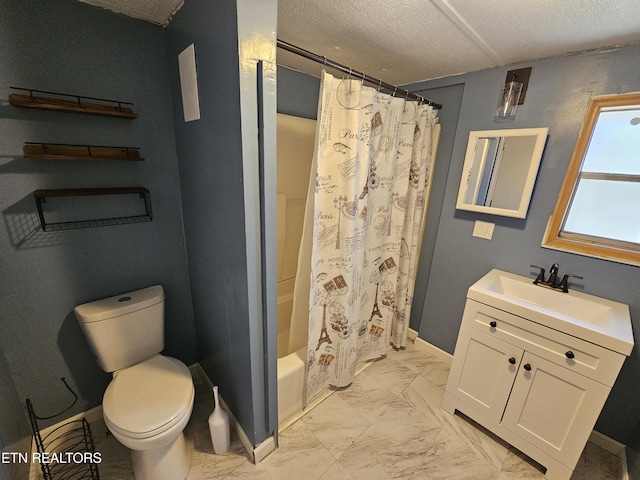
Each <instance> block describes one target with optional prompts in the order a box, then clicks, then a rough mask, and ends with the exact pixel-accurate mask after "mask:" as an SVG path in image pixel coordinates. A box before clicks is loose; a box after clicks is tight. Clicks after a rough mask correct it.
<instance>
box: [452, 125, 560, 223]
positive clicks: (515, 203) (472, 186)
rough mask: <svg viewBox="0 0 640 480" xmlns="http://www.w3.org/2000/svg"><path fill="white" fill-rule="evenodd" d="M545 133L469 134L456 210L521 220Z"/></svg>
mask: <svg viewBox="0 0 640 480" xmlns="http://www.w3.org/2000/svg"><path fill="white" fill-rule="evenodd" d="M548 131H549V129H548V128H522V129H511V130H479V131H472V132H469V142H468V143H467V153H466V155H465V158H464V167H463V168H462V178H461V179H460V190H459V192H458V201H457V203H456V208H457V209H459V210H470V211H472V212H482V213H490V214H493V215H502V216H505V217H516V218H525V217H526V216H527V210H528V208H529V201H530V200H531V193H532V192H533V185H534V183H535V181H536V176H537V174H538V167H539V166H540V160H541V159H542V151H543V150H544V144H545V142H546V141H547V132H548Z"/></svg>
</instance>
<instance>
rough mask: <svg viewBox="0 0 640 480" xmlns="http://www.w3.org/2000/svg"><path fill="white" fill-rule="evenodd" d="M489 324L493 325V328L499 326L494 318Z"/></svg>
mask: <svg viewBox="0 0 640 480" xmlns="http://www.w3.org/2000/svg"><path fill="white" fill-rule="evenodd" d="M489 325H491V328H496V327H497V326H498V322H496V321H495V320H494V321H492V322H489Z"/></svg>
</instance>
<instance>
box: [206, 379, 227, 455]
mask: <svg viewBox="0 0 640 480" xmlns="http://www.w3.org/2000/svg"><path fill="white" fill-rule="evenodd" d="M213 398H214V400H215V402H216V403H215V406H214V408H213V412H211V415H209V432H211V442H212V443H213V451H214V452H215V453H216V455H222V454H223V453H225V452H226V451H227V450H229V444H230V438H229V414H228V413H227V412H226V411H225V410H224V409H223V408H222V407H221V406H220V401H219V400H218V386H217V385H216V386H214V387H213Z"/></svg>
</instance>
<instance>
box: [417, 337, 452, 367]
mask: <svg viewBox="0 0 640 480" xmlns="http://www.w3.org/2000/svg"><path fill="white" fill-rule="evenodd" d="M407 338H408V339H409V340H411V341H412V342H413V345H414V346H415V347H416V348H417V349H418V350H422V351H423V352H427V353H429V354H431V355H433V356H435V357H439V358H442V359H443V360H445V361H447V362H451V360H452V359H453V355H451V354H450V353H449V352H445V351H444V350H441V349H440V348H438V347H436V346H435V345H432V344H431V343H429V342H427V341H425V340H423V339H421V338H420V337H418V332H416V331H415V330H412V329H409V333H408V335H407Z"/></svg>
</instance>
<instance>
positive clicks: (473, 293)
mask: <svg viewBox="0 0 640 480" xmlns="http://www.w3.org/2000/svg"><path fill="white" fill-rule="evenodd" d="M467 297H468V298H470V299H472V300H476V301H478V302H481V303H484V304H486V305H489V306H492V307H495V308H499V309H501V310H505V311H507V312H509V313H513V314H515V315H518V316H521V317H524V318H527V319H529V320H531V321H534V322H537V323H540V324H543V325H545V326H547V327H550V328H554V329H556V330H560V331H562V332H564V333H568V334H569V335H573V336H575V337H578V338H581V339H583V340H586V341H588V342H592V343H595V344H597V345H600V346H603V347H605V348H609V349H611V350H614V351H616V352H619V353H623V354H625V355H629V354H630V353H631V349H632V348H633V331H632V328H631V317H630V315H629V307H628V306H627V305H625V304H623V303H619V302H614V301H611V300H607V299H604V298H600V297H596V296H594V295H588V294H586V293H582V292H576V291H574V290H569V293H563V292H561V291H560V290H553V289H550V288H548V287H544V286H540V285H534V284H533V278H527V277H522V276H520V275H515V274H513V273H509V272H503V271H501V270H497V269H494V270H491V271H490V272H489V273H487V274H486V275H485V276H484V277H482V278H481V279H480V280H478V281H477V282H476V283H474V284H473V285H472V286H471V287H470V288H469V291H468V293H467Z"/></svg>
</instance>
